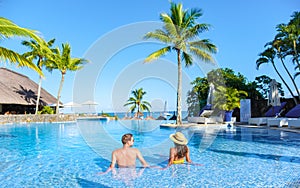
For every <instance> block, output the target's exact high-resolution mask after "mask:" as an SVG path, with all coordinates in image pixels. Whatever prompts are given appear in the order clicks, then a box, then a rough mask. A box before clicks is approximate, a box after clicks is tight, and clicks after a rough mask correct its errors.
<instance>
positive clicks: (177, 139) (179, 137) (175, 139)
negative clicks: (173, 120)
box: [170, 132, 188, 145]
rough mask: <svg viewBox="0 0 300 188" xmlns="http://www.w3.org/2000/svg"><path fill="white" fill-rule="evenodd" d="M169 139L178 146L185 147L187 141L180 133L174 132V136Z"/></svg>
mask: <svg viewBox="0 0 300 188" xmlns="http://www.w3.org/2000/svg"><path fill="white" fill-rule="evenodd" d="M170 139H171V140H172V141H173V142H175V143H176V144H180V145H186V144H187V143H188V140H187V139H186V138H185V136H184V134H182V133H181V132H176V133H175V134H171V135H170Z"/></svg>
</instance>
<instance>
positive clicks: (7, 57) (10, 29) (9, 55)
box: [0, 17, 43, 75]
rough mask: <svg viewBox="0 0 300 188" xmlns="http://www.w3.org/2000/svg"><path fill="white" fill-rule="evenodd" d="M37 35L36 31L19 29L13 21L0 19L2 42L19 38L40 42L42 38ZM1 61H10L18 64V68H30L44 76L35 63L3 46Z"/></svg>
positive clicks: (0, 52)
mask: <svg viewBox="0 0 300 188" xmlns="http://www.w3.org/2000/svg"><path fill="white" fill-rule="evenodd" d="M36 33H37V32H36V31H33V30H30V29H26V28H22V27H19V26H18V25H16V24H14V23H13V22H12V21H10V20H8V19H6V18H3V17H0V40H1V39H5V38H12V37H16V36H19V37H29V38H32V39H34V40H36V41H38V42H40V41H41V38H40V37H39V36H37V34H36ZM0 60H2V61H9V62H10V63H14V64H18V66H26V67H29V68H31V69H33V70H34V71H36V72H37V73H38V74H40V75H43V73H42V72H41V70H40V69H39V68H38V67H37V66H36V65H35V64H34V63H33V62H31V61H29V60H27V59H26V58H24V57H23V56H22V55H20V54H18V53H17V52H14V51H12V50H10V49H7V48H4V47H2V46H0Z"/></svg>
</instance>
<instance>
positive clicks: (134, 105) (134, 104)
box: [124, 88, 151, 118]
mask: <svg viewBox="0 0 300 188" xmlns="http://www.w3.org/2000/svg"><path fill="white" fill-rule="evenodd" d="M131 94H132V95H133V96H132V97H130V98H129V99H128V100H127V103H126V104H124V106H129V105H131V106H130V107H129V110H130V112H131V113H132V112H134V111H135V109H137V113H136V114H137V118H139V116H140V113H142V112H143V111H144V110H147V111H148V112H150V108H151V104H150V103H149V102H147V101H144V100H143V97H144V95H145V94H146V91H143V88H139V89H136V90H133V91H131Z"/></svg>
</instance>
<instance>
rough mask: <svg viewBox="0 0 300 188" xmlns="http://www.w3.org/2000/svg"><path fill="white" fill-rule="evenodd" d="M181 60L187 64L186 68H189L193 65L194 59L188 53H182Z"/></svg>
mask: <svg viewBox="0 0 300 188" xmlns="http://www.w3.org/2000/svg"><path fill="white" fill-rule="evenodd" d="M181 59H182V60H183V61H184V62H185V66H186V67H188V66H190V65H192V64H193V58H192V56H191V55H189V54H188V53H186V52H185V51H183V52H182V57H181Z"/></svg>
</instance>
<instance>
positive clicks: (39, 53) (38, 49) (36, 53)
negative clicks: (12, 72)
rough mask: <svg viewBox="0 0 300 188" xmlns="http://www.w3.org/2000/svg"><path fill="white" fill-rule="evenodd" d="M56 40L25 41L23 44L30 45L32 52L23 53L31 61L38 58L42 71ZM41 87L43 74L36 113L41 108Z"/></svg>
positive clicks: (40, 86) (38, 65) (40, 79)
mask: <svg viewBox="0 0 300 188" xmlns="http://www.w3.org/2000/svg"><path fill="white" fill-rule="evenodd" d="M54 42H55V39H52V40H50V41H48V42H45V41H44V40H42V44H39V43H37V42H36V41H34V40H30V41H23V42H22V44H23V45H25V46H27V47H29V48H30V49H31V51H30V52H26V53H24V54H23V56H24V57H25V58H27V59H28V60H29V61H32V60H33V59H37V63H36V65H37V67H38V68H39V69H40V70H41V71H42V67H43V65H45V64H46V63H47V61H48V59H49V58H51V55H52V54H53V52H52V51H51V49H50V47H51V46H52V45H53V43H54ZM41 88H42V76H40V77H39V87H38V95H37V100H36V107H35V114H38V110H39V103H40V96H41Z"/></svg>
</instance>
